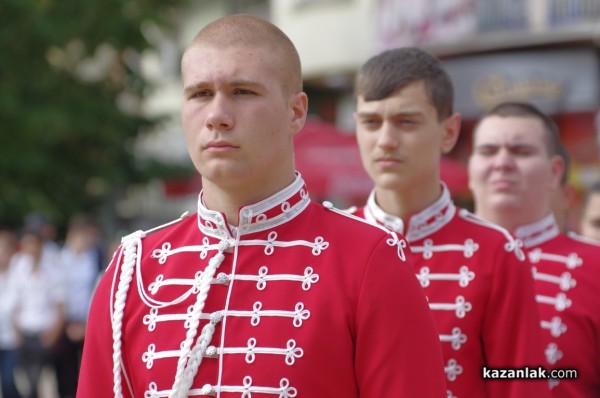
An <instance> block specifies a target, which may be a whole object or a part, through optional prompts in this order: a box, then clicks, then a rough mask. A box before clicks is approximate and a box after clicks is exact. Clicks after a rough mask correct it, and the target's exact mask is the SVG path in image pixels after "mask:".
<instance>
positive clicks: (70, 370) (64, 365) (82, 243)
mask: <svg viewBox="0 0 600 398" xmlns="http://www.w3.org/2000/svg"><path fill="white" fill-rule="evenodd" d="M99 235H100V234H99V229H98V226H97V224H96V222H95V221H94V220H93V219H92V218H91V217H90V216H89V215H84V214H80V215H75V216H74V217H72V219H71V221H70V223H69V227H68V230H67V234H66V239H65V243H64V246H63V248H62V250H61V252H60V256H59V259H60V261H59V266H60V274H61V279H62V281H63V283H64V292H65V302H64V307H65V324H64V329H63V333H62V334H61V337H60V339H59V341H58V343H57V346H56V355H55V362H54V369H55V372H56V377H57V382H58V392H59V394H60V397H61V398H73V397H75V393H76V391H77V379H78V378H79V366H80V361H81V354H82V352H83V341H84V336H85V328H86V323H87V317H88V311H89V305H90V302H91V298H92V294H93V291H94V286H95V283H96V279H97V277H98V274H99V269H98V263H99V259H98V257H99V251H98V249H97V247H98V241H99V237H100V236H99Z"/></svg>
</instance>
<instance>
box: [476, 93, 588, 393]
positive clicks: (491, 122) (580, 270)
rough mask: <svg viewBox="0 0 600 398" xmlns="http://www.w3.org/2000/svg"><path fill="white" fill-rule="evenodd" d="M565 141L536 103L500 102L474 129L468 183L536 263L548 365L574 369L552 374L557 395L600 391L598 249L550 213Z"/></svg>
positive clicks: (483, 208) (485, 214)
mask: <svg viewBox="0 0 600 398" xmlns="http://www.w3.org/2000/svg"><path fill="white" fill-rule="evenodd" d="M560 146H561V143H560V141H559V135H558V128H557V126H556V124H555V123H554V122H553V121H552V119H551V118H550V117H548V116H547V115H545V114H544V113H542V112H541V111H540V110H539V109H537V108H536V107H535V106H533V105H531V104H527V103H518V102H505V103H501V104H499V105H497V106H495V107H494V108H493V109H491V110H490V111H488V112H487V113H486V114H485V115H484V116H483V117H482V118H481V119H480V120H479V122H478V124H477V125H476V126H475V129H474V131H473V152H472V154H471V157H470V160H469V185H470V187H471V190H472V191H473V194H474V198H475V211H476V214H477V215H478V216H480V217H482V218H484V219H487V220H490V221H493V222H495V223H498V224H500V225H502V226H503V227H505V228H507V229H508V230H510V231H512V232H513V233H514V234H515V236H516V237H517V238H518V239H520V240H521V241H522V242H523V245H524V248H525V250H526V252H527V254H528V257H529V260H530V261H531V263H532V265H533V275H534V280H535V290H536V301H537V303H538V307H539V312H540V316H541V327H542V329H543V335H542V336H543V343H544V352H545V356H546V364H545V367H546V368H548V369H549V370H550V371H551V370H552V369H560V370H567V369H570V370H575V371H576V372H577V376H578V377H577V378H576V379H564V380H563V379H558V378H557V377H554V378H553V379H551V380H549V386H550V388H551V393H552V396H553V397H557V398H558V397H574V398H584V397H586V398H590V397H600V294H599V292H600V266H599V265H600V264H599V262H600V247H598V246H597V245H592V244H589V243H585V242H583V241H582V240H581V239H578V238H574V237H572V236H570V235H566V234H565V233H563V232H561V231H560V228H559V226H558V225H557V223H556V221H555V217H554V215H553V214H552V211H551V206H550V198H551V195H552V194H553V192H554V191H555V189H556V188H557V187H558V186H559V184H560V180H561V177H562V175H563V169H564V161H563V159H562V158H561V156H560V154H559V152H558V151H559V149H560ZM561 373H562V372H558V374H561ZM555 376H556V375H555Z"/></svg>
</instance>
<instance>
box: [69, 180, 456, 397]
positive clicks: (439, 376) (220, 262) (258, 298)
mask: <svg viewBox="0 0 600 398" xmlns="http://www.w3.org/2000/svg"><path fill="white" fill-rule="evenodd" d="M405 247H406V242H405V241H404V240H403V238H402V237H401V236H399V235H397V234H396V233H389V232H388V231H386V230H385V229H384V228H381V227H375V226H373V225H370V224H369V223H366V222H365V221H364V220H360V219H358V218H356V217H353V216H350V215H348V214H344V213H342V212H340V211H338V210H336V209H334V208H333V207H332V206H329V205H328V206H325V207H324V206H322V205H319V204H316V203H314V202H311V200H310V199H309V196H308V192H307V190H306V187H305V185H304V183H303V181H302V179H301V177H300V176H297V178H296V180H295V182H294V183H293V184H292V185H290V186H289V187H287V188H286V189H284V190H283V191H281V192H278V193H276V194H275V195H273V196H272V197H269V198H268V199H266V200H263V201H261V202H258V203H256V204H253V205H251V206H246V207H243V208H241V209H240V222H239V226H237V227H232V226H230V225H228V223H227V220H226V219H225V217H224V215H223V214H221V213H218V212H215V211H211V210H209V209H207V208H206V207H205V206H204V205H203V204H202V195H200V199H199V205H198V213H197V214H196V215H195V216H192V217H185V218H183V219H182V220H180V221H177V222H175V223H173V224H171V225H167V226H164V227H163V228H161V229H159V230H155V231H153V232H138V233H135V234H133V235H130V236H129V237H127V238H125V239H124V240H123V244H122V247H121V248H120V249H119V250H118V251H117V253H116V255H115V256H114V258H113V260H112V261H111V264H110V265H109V267H108V269H107V270H106V273H105V275H104V277H103V279H102V280H101V282H100V284H99V286H98V288H97V291H96V293H95V296H94V298H93V302H92V306H91V313H90V318H89V323H88V329H87V335H86V339H85V347H84V354H83V363H82V367H81V377H80V381H79V389H78V393H77V396H78V397H79V398H95V397H97V398H106V397H112V396H115V397H120V396H123V397H136V398H141V397H144V398H162V397H172V396H174V397H186V396H188V397H202V396H217V397H223V398H229V397H244V398H246V397H248V398H249V397H252V398H260V397H262V398H267V397H279V398H287V397H306V398H333V397H344V398H352V397H373V398H374V397H378V398H379V397H411V398H412V397H436V398H438V397H444V396H445V380H444V373H443V360H442V352H441V346H440V343H439V341H438V339H437V332H436V329H435V323H434V321H433V318H432V316H431V313H430V311H429V310H428V308H427V302H426V299H425V296H424V295H423V292H422V289H421V288H420V286H419V283H418V281H417V280H416V278H415V277H414V273H413V272H412V266H411V262H410V261H411V259H410V257H408V258H407V257H405V254H407V253H405V252H404V248H405ZM408 255H409V256H410V253H408Z"/></svg>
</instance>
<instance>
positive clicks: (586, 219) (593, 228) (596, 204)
mask: <svg viewBox="0 0 600 398" xmlns="http://www.w3.org/2000/svg"><path fill="white" fill-rule="evenodd" d="M580 231H581V235H582V236H583V237H585V238H588V239H592V240H594V241H598V242H600V181H598V182H596V183H594V184H593V185H592V186H591V187H590V188H589V189H588V190H587V191H586V192H585V199H584V201H583V209H582V212H581V223H580Z"/></svg>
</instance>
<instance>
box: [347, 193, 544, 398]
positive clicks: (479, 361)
mask: <svg viewBox="0 0 600 398" xmlns="http://www.w3.org/2000/svg"><path fill="white" fill-rule="evenodd" d="M446 195H447V194H446ZM447 197H448V196H447ZM439 204H442V205H443V203H442V201H440V202H439V203H438V204H436V206H437V205H439ZM433 207H434V206H432V208H433ZM443 207H444V208H443V209H441V210H439V213H438V212H432V211H428V210H426V211H424V212H423V213H421V214H419V215H417V216H418V217H420V218H421V220H423V221H425V220H427V221H426V222H427V223H428V224H432V223H436V222H438V223H439V219H438V218H436V215H438V214H439V215H440V216H441V215H443V214H445V213H446V212H448V211H453V210H454V211H456V214H455V215H454V216H453V217H452V218H451V219H449V220H448V222H447V223H445V224H443V223H441V224H443V225H441V224H440V225H438V226H439V229H437V230H436V231H433V232H431V233H428V234H426V236H424V237H419V238H418V239H412V238H411V233H412V232H414V231H412V232H411V230H410V229H408V230H407V231H405V232H406V234H407V235H406V236H407V239H409V245H410V248H411V250H413V254H414V258H415V262H414V267H415V272H416V274H417V275H419V274H421V273H423V272H424V270H423V268H424V267H426V268H428V269H429V277H431V278H430V279H429V280H428V285H427V282H424V284H425V285H427V286H424V287H423V289H424V291H425V294H426V295H427V298H428V301H429V304H430V305H433V304H440V303H456V302H457V299H458V298H459V297H463V298H464V300H465V301H466V302H467V303H470V305H471V308H470V310H469V311H466V312H465V314H464V317H462V318H461V317H459V316H458V315H457V313H456V312H455V311H451V310H440V309H434V308H432V313H433V316H434V318H435V321H436V324H437V327H438V330H439V333H440V336H443V335H444V336H450V335H452V332H453V330H454V329H455V328H459V329H460V333H461V334H463V335H464V336H466V341H464V342H463V343H462V344H460V345H459V346H458V347H454V348H453V346H452V343H451V342H450V341H446V342H443V343H442V347H443V352H444V363H445V365H446V366H449V365H450V364H452V363H453V361H456V364H457V365H458V366H460V368H461V369H462V372H460V373H459V374H456V373H455V374H454V375H452V374H451V373H452V371H451V370H450V368H448V369H449V370H450V371H449V372H448V374H447V378H448V380H447V383H448V390H449V393H448V396H449V397H457V398H471V397H497V398H505V397H523V398H525V397H536V398H539V397H546V396H548V387H547V383H546V381H527V380H525V381H523V380H502V381H491V380H489V379H488V380H484V379H483V377H482V367H483V366H484V365H486V366H488V367H492V368H506V367H510V368H515V367H523V366H532V367H534V366H535V367H537V366H539V365H542V364H543V350H542V345H541V341H540V340H541V330H540V328H539V316H538V312H537V308H536V303H535V301H534V287H533V280H532V277H531V270H530V266H529V264H528V263H527V262H526V261H523V259H524V255H523V253H522V252H521V260H519V259H518V258H517V256H516V255H515V252H514V251H508V250H506V248H505V247H506V245H507V244H508V243H509V240H508V239H507V237H508V238H510V235H508V233H506V234H503V233H502V232H500V231H499V230H498V229H495V228H491V227H489V226H484V225H481V223H482V221H480V220H479V221H478V219H475V218H474V217H475V216H474V215H472V214H470V213H468V212H466V211H465V210H462V212H461V210H460V209H458V208H456V207H454V206H453V205H452V204H451V202H449V201H448V203H447V204H446V206H443ZM428 212H429V213H430V214H426V213H428ZM355 214H356V215H358V216H360V217H365V208H360V209H358V210H357V211H356V212H355ZM449 214H450V213H449ZM430 216H431V217H430ZM436 219H437V221H436ZM469 220H472V221H469ZM473 220H475V221H476V222H473ZM409 228H410V227H409ZM469 241H472V242H471V244H472V245H476V246H477V247H476V248H475V250H474V251H473V252H472V253H468V249H466V250H465V248H464V246H465V244H467V245H466V246H470V245H468V243H469ZM512 242H514V240H513V241H512ZM426 247H430V248H431V247H433V250H432V251H428V250H424V248H426ZM464 266H466V267H467V268H468V270H469V271H471V272H473V278H472V279H471V280H470V281H469V282H468V284H467V285H466V286H461V285H460V284H459V281H457V280H448V279H446V280H439V279H438V280H436V279H435V278H436V276H434V275H433V274H447V275H450V274H453V275H458V274H459V273H460V269H461V267H464ZM440 338H441V337H440ZM454 370H456V368H454Z"/></svg>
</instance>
